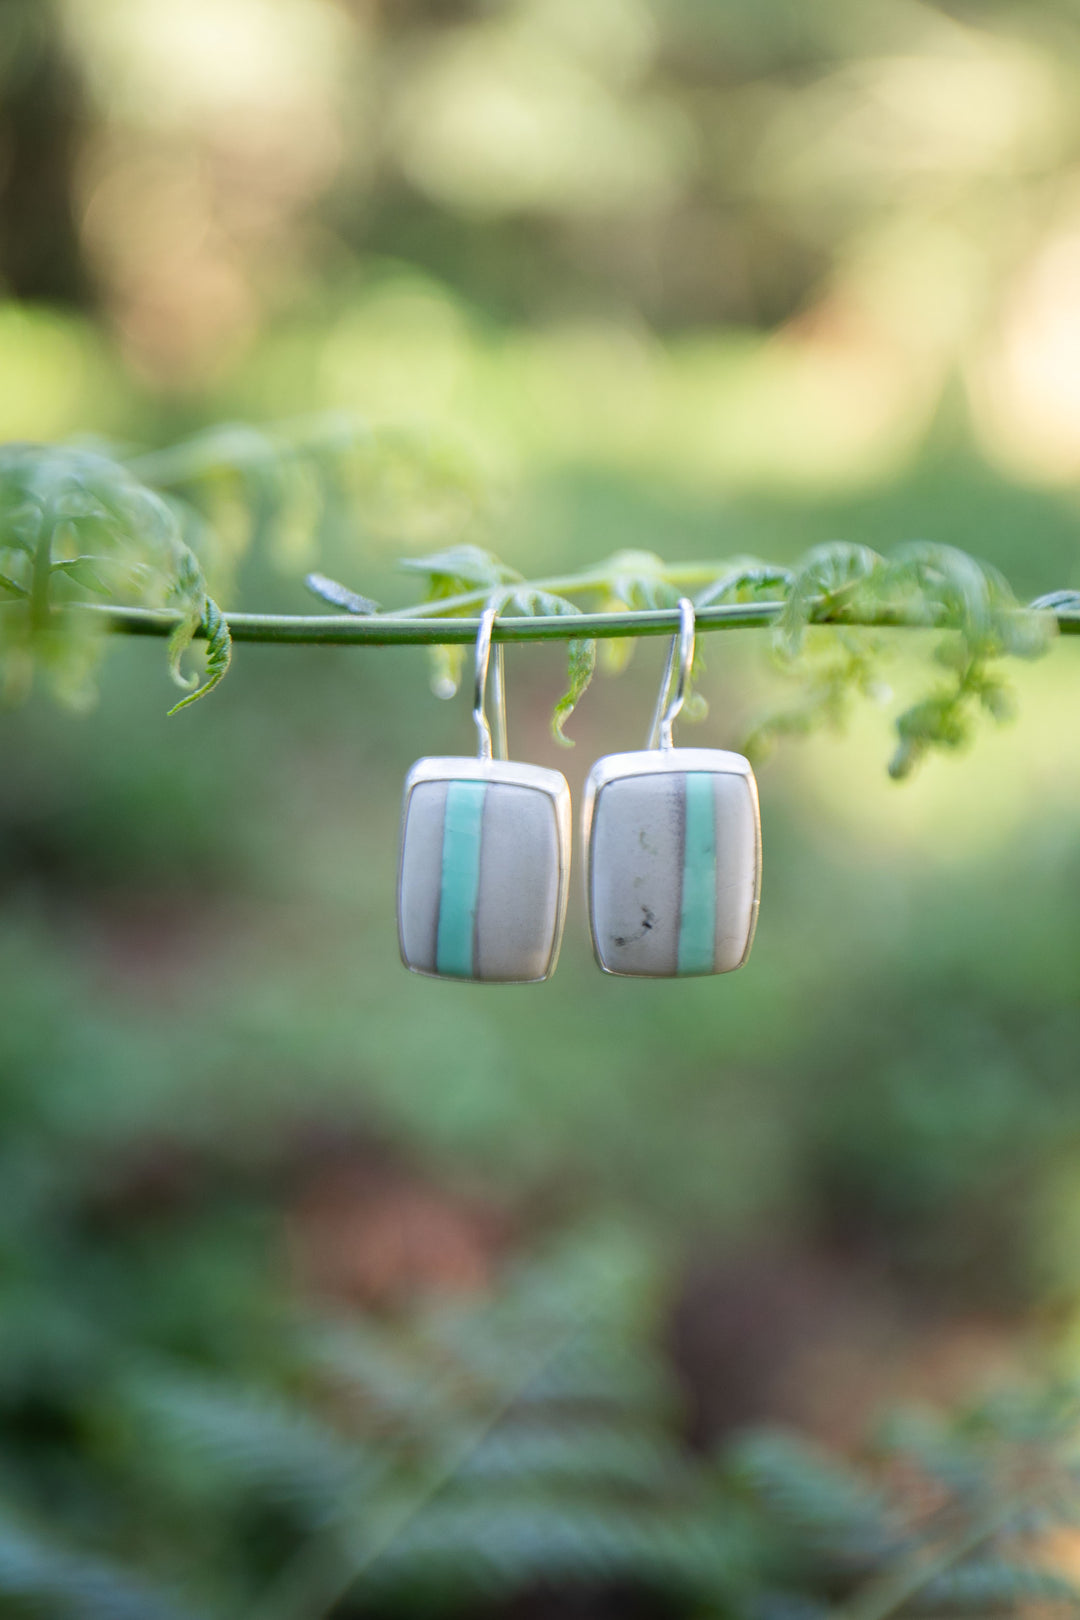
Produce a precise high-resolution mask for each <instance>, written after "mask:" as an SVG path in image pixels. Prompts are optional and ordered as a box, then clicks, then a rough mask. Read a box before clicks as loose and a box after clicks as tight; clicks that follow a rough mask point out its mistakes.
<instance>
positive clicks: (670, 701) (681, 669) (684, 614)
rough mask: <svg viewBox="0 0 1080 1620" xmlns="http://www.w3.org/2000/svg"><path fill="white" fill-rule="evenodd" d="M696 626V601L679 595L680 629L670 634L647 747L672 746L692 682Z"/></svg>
mask: <svg viewBox="0 0 1080 1620" xmlns="http://www.w3.org/2000/svg"><path fill="white" fill-rule="evenodd" d="M695 635H696V626H695V622H694V604H693V602H691V601H690V598H689V597H687V596H681V597H680V598H679V633H678V635H676V636H672V638H671V646H670V647H669V648H668V655H667V664H666V665H665V666H664V678H663V680H662V681H661V682H660V691H659V693H658V695H657V699H656V709H655V711H654V713H653V721H652V725H651V726H650V727H649V737H648V741H647V742H646V744H645V746H646V748H670V747H671V746H672V736H673V732H674V728H675V722H676V720H677V719H678V718H679V715H680V714H681V713H682V707H683V704H684V703H685V702H686V688H687V687H688V686H689V684H690V671H691V669H693V667H694V641H695ZM676 658H677V659H678V671H677V673H678V679H677V680H676V682H675V690H674V692H673V691H672V690H671V677H672V675H673V673H675V672H676Z"/></svg>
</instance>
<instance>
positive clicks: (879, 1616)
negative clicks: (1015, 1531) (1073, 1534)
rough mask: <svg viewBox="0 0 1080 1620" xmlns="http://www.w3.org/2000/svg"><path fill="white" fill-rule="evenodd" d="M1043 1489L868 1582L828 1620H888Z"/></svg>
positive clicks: (1000, 1506) (1002, 1506)
mask: <svg viewBox="0 0 1080 1620" xmlns="http://www.w3.org/2000/svg"><path fill="white" fill-rule="evenodd" d="M1045 1489H1046V1487H1045V1485H1041V1486H1036V1487H1034V1488H1033V1489H1032V1490H1030V1491H1027V1492H1025V1493H1023V1494H1022V1495H1021V1496H1020V1497H1019V1498H1014V1499H1013V1500H1012V1501H1010V1502H1001V1503H998V1504H997V1505H996V1506H995V1507H994V1508H992V1509H991V1510H990V1511H989V1512H988V1513H987V1514H986V1515H985V1517H983V1518H981V1519H978V1520H977V1521H976V1522H975V1523H974V1524H973V1525H969V1526H968V1528H967V1529H966V1530H965V1531H963V1533H962V1534H960V1535H958V1536H957V1537H956V1538H955V1540H953V1541H949V1542H946V1543H945V1545H944V1546H943V1547H941V1549H940V1550H939V1551H938V1552H937V1553H936V1554H935V1555H934V1556H933V1557H932V1558H920V1559H918V1560H913V1561H912V1562H911V1563H908V1564H902V1565H901V1566H900V1568H899V1569H896V1570H893V1571H891V1572H890V1573H888V1574H886V1575H883V1576H881V1578H880V1579H879V1580H874V1581H870V1582H869V1584H868V1585H866V1586H864V1587H863V1588H862V1590H861V1591H860V1592H857V1593H856V1594H855V1596H854V1598H853V1599H852V1600H851V1602H850V1603H846V1604H844V1605H843V1607H842V1608H840V1609H837V1610H835V1611H834V1613H833V1616H832V1620H892V1616H893V1615H895V1614H896V1613H897V1612H898V1611H899V1610H901V1609H902V1608H904V1607H905V1606H906V1605H907V1604H908V1603H910V1602H911V1600H912V1598H914V1597H917V1596H918V1594H919V1593H920V1592H922V1591H925V1589H926V1587H928V1586H929V1585H930V1583H931V1581H935V1580H937V1578H938V1576H939V1575H944V1574H945V1573H946V1571H947V1570H950V1569H952V1568H954V1567H955V1566H956V1565H957V1564H959V1563H962V1562H963V1560H964V1559H965V1558H967V1557H969V1556H970V1554H971V1553H973V1552H977V1551H978V1549H979V1548H980V1547H981V1546H982V1545H983V1544H984V1543H985V1542H987V1541H990V1540H992V1538H993V1537H994V1536H996V1535H998V1534H999V1533H1000V1532H1001V1531H1002V1530H1004V1529H1005V1527H1006V1525H1008V1524H1009V1522H1010V1520H1014V1519H1015V1518H1016V1516H1017V1514H1018V1512H1019V1511H1020V1510H1021V1509H1022V1508H1024V1507H1027V1506H1029V1505H1030V1504H1031V1503H1032V1502H1034V1501H1036V1500H1038V1498H1039V1496H1040V1495H1041V1494H1043V1492H1044V1491H1045Z"/></svg>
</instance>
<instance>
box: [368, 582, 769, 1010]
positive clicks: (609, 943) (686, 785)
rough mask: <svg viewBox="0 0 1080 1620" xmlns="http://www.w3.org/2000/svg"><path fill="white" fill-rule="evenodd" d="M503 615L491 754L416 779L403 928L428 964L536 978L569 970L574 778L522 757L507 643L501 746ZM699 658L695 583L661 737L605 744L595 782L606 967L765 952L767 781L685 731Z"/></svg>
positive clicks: (412, 775) (484, 724)
mask: <svg viewBox="0 0 1080 1620" xmlns="http://www.w3.org/2000/svg"><path fill="white" fill-rule="evenodd" d="M495 617H496V612H495V609H494V608H488V609H487V611H486V612H485V613H484V615H483V617H482V619H481V621H480V630H479V633H478V635H477V638H476V689H475V697H474V701H473V719H474V721H475V723H476V728H477V732H478V735H479V743H480V746H479V752H478V755H477V757H476V758H475V759H469V758H465V759H458V758H452V759H421V760H418V761H417V763H416V764H415V765H414V766H413V768H412V770H411V771H410V772H409V775H408V777H407V779H406V782H405V803H404V809H403V814H402V830H401V863H400V867H399V872H398V937H399V940H400V943H401V957H402V961H403V962H404V963H405V966H406V967H408V968H410V969H412V971H413V972H414V973H424V974H428V975H432V976H435V977H437V978H448V979H472V980H479V981H487V982H491V983H503V984H520V983H531V982H535V981H537V980H540V979H547V978H550V976H551V974H552V973H553V972H554V971H555V963H556V960H557V958H558V954H559V946H560V944H561V942H562V933H563V923H564V920H565V917H566V901H567V891H568V887H569V875H570V789H569V786H568V785H567V782H566V779H565V777H564V776H562V774H561V773H560V772H559V771H551V770H547V769H545V768H543V767H541V766H539V765H522V764H518V763H517V762H516V761H511V760H508V759H507V757H506V752H507V750H506V705H505V680H504V673H503V656H502V647H501V646H496V648H495V658H494V666H495V673H494V680H493V683H492V684H493V686H494V689H495V716H496V739H495V746H494V748H493V744H492V733H491V726H490V724H489V722H488V718H487V708H486V691H487V684H488V666H489V663H490V662H491V633H492V627H493V625H494V623H495ZM693 658H694V608H693V604H692V603H691V602H690V601H688V600H687V599H686V598H683V599H682V600H681V601H680V603H679V633H678V635H677V636H676V637H675V638H674V640H673V641H672V644H671V651H670V654H669V656H668V661H667V668H666V671H665V674H664V679H663V682H662V684H661V688H660V696H659V698H658V701H657V706H656V713H655V715H654V717H653V724H652V728H651V730H650V734H649V741H648V746H647V748H645V749H644V750H642V751H640V752H635V753H626V754H607V755H605V757H604V758H602V759H599V760H597V762H596V764H595V765H594V766H593V768H592V770H591V771H590V772H589V776H588V780H587V782H586V784H585V804H584V813H583V817H582V827H583V833H584V845H585V852H586V868H587V870H586V890H587V894H588V907H589V925H590V929H591V932H592V941H593V950H594V953H595V955H596V960H597V962H598V963H599V965H600V967H601V968H602V969H603V970H604V972H605V973H616V974H629V975H633V976H637V977H644V978H674V977H687V976H690V975H695V974H705V973H729V972H731V971H732V969H733V968H737V967H741V966H742V964H743V963H744V962H745V961H746V958H747V956H748V955H749V952H750V945H751V942H752V940H753V935H754V924H755V922H756V919H757V909H758V894H759V891H760V886H761V825H760V819H759V815H758V798H757V784H756V782H755V781H754V773H753V771H752V770H751V768H750V763H749V761H748V760H746V759H744V758H743V756H742V755H741V754H732V753H727V752H724V751H721V750H719V749H713V748H676V747H675V746H674V743H673V737H672V730H673V726H674V723H675V720H676V718H677V716H678V714H679V711H680V710H681V709H682V706H683V701H684V699H685V696H686V688H687V683H688V681H689V677H690V668H691V665H692V663H693ZM673 678H674V689H672V688H673Z"/></svg>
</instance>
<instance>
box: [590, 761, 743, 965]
mask: <svg viewBox="0 0 1080 1620" xmlns="http://www.w3.org/2000/svg"><path fill="white" fill-rule="evenodd" d="M688 771H709V772H711V773H712V774H713V775H716V776H743V777H746V778H747V781H748V786H749V789H750V799H751V803H752V805H753V809H754V832H755V838H756V847H757V864H756V870H755V874H754V898H753V902H752V908H751V913H750V927H749V930H748V931H747V936H746V949H745V950H744V951H743V953H742V955H741V956H740V958H739V960H738V962H736V964H735V967H734V968H732V969H731V970H730V971H731V972H736V971H737V970H738V969H739V968H741V967H742V966H743V965H744V963H745V962H746V960H747V958H748V957H749V955H750V948H751V946H752V945H753V943H754V934H755V933H756V931H757V919H758V908H759V905H760V902H761V807H760V804H759V803H758V791H757V779H756V777H755V776H754V771H753V767H752V766H751V764H750V761H749V760H748V759H747V758H746V756H745V755H744V754H735V753H732V752H730V751H729V750H728V749H724V748H643V749H639V750H636V751H634V752H631V753H626V754H605V755H604V756H603V757H602V758H601V759H598V760H597V761H596V763H595V764H594V765H593V767H592V769H591V770H590V772H589V774H588V776H587V778H586V780H585V795H584V799H583V802H582V807H581V835H582V840H583V847H584V855H585V859H584V862H583V866H584V870H585V905H586V909H587V911H588V916H589V938H590V940H591V942H592V952H593V957H594V958H595V961H596V965H597V967H598V968H599V969H600V971H601V972H602V973H608V974H610V975H611V977H612V978H615V979H640V978H645V977H648V975H646V974H641V973H622V972H620V971H619V969H618V968H613V967H609V966H608V964H607V963H606V962H605V961H604V959H603V957H602V956H601V954H600V949H599V946H598V945H597V942H596V928H595V925H594V922H593V846H592V836H591V834H592V824H593V818H594V816H595V814H596V807H597V804H598V803H599V800H600V795H601V793H602V792H603V791H604V789H605V788H606V787H607V786H608V785H609V784H610V783H612V782H620V781H623V780H624V779H625V778H627V777H632V776H681V775H684V774H685V773H686V772H688Z"/></svg>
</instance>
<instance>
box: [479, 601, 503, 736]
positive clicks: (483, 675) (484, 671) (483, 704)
mask: <svg viewBox="0 0 1080 1620" xmlns="http://www.w3.org/2000/svg"><path fill="white" fill-rule="evenodd" d="M498 616H499V610H498V608H493V607H489V608H485V609H484V612H483V615H482V617H481V619H480V628H479V630H478V631H477V632H476V679H475V682H474V685H473V721H474V723H475V725H476V733H477V736H478V737H479V738H480V748H479V757H480V759H490V758H491V757H492V734H491V725H490V723H489V721H488V717H487V684H488V668H489V665H490V663H491V632H492V630H493V629H494V628H495V620H496V619H497V618H498ZM491 685H492V689H493V692H494V697H495V758H496V759H505V758H506V663H505V660H504V658H503V647H502V643H501V642H500V641H497V642H496V643H495V672H494V675H493V676H492V678H491Z"/></svg>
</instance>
